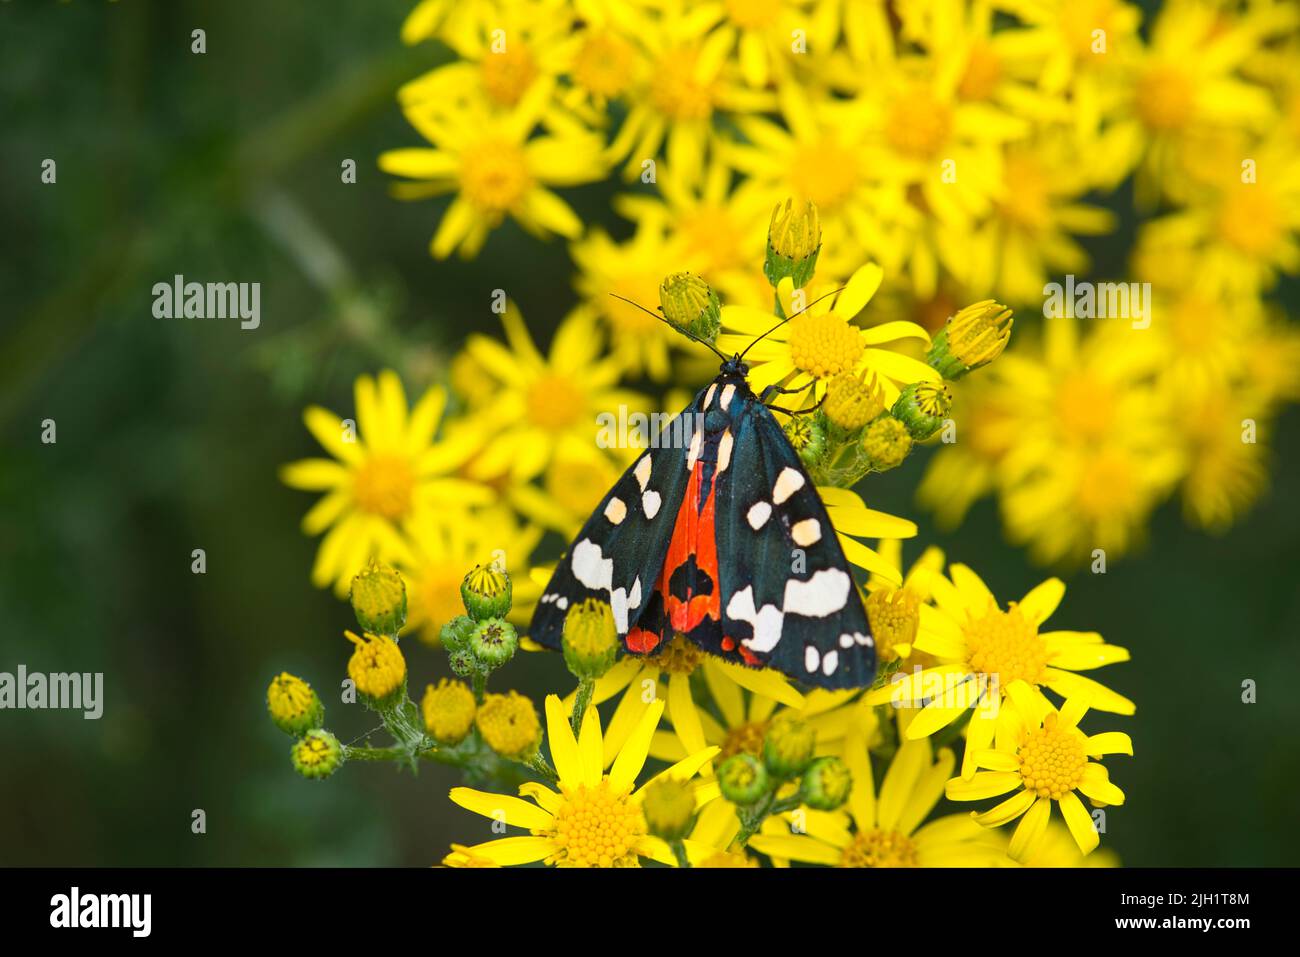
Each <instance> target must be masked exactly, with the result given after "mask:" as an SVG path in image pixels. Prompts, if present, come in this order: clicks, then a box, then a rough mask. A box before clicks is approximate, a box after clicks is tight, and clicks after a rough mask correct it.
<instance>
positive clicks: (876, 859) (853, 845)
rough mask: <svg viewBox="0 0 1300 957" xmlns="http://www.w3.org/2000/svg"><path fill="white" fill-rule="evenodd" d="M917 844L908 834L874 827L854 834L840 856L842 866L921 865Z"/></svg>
mask: <svg viewBox="0 0 1300 957" xmlns="http://www.w3.org/2000/svg"><path fill="white" fill-rule="evenodd" d="M919 866H920V863H919V861H918V858H917V854H916V845H915V844H913V843H912V840H911V838H909V837H908V836H907V835H906V834H900V833H899V832H898V831H883V830H881V829H880V828H874V829H872V830H870V831H867V832H865V833H862V834H855V835H853V840H852V842H850V844H849V845H848V847H846V848H844V850H843V852H841V856H840V867H919Z"/></svg>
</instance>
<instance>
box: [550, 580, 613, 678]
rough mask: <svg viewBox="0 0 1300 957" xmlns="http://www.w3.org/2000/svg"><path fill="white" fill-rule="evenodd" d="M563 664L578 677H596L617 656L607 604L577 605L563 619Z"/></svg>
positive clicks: (593, 601)
mask: <svg viewBox="0 0 1300 957" xmlns="http://www.w3.org/2000/svg"><path fill="white" fill-rule="evenodd" d="M563 648H564V662H565V664H567V665H568V666H569V671H570V672H572V673H573V674H574V675H575V676H576V677H578V678H599V677H600V676H601V675H603V674H604V673H605V672H607V671H608V670H609V669H610V666H611V665H613V664H614V659H615V657H616V656H617V655H618V649H619V640H618V631H617V629H616V628H615V627H614V612H613V609H611V608H610V606H609V603H608V602H604V601H601V600H600V599H597V598H588V599H587V600H586V601H582V602H576V603H575V604H573V605H570V606H569V610H568V612H567V613H566V614H565V616H564V637H563Z"/></svg>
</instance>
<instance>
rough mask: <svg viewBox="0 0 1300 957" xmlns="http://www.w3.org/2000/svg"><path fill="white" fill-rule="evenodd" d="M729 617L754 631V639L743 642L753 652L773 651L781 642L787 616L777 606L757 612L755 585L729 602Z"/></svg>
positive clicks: (738, 593)
mask: <svg viewBox="0 0 1300 957" xmlns="http://www.w3.org/2000/svg"><path fill="white" fill-rule="evenodd" d="M727 617H728V618H730V619H732V620H733V621H744V622H748V623H749V625H750V626H751V627H752V628H753V629H754V635H753V637H752V638H745V639H743V641H742V644H744V646H745V647H746V648H748V649H750V650H751V651H756V652H760V653H762V652H768V651H771V650H772V649H773V648H775V647H776V643H777V642H778V641H780V640H781V626H782V625H783V624H784V623H785V616H784V615H782V614H781V609H779V608H777V607H776V605H764V606H763V607H762V609H761V610H755V609H754V586H753V585H746V586H745V587H744V588H742V589H741V590H740V591H738V592H735V593H734V594H732V596H731V601H729V602H727Z"/></svg>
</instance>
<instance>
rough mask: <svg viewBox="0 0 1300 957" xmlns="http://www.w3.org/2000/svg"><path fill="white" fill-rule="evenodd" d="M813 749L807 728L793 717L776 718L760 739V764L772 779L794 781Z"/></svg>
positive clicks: (812, 736) (814, 742)
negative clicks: (761, 758)
mask: <svg viewBox="0 0 1300 957" xmlns="http://www.w3.org/2000/svg"><path fill="white" fill-rule="evenodd" d="M816 746H817V736H816V734H815V733H814V732H813V729H812V726H811V725H809V724H807V723H805V722H803V721H800V720H799V719H798V718H794V717H788V716H787V717H783V718H777V719H776V720H775V721H773V722H772V724H771V725H770V726H769V727H768V729H767V735H766V736H765V737H764V738H763V763H764V764H766V765H767V769H768V771H770V772H772V775H773V776H774V777H777V778H794V777H798V776H799V775H801V774H803V772H804V771H805V770H807V768H808V765H809V764H810V763H811V762H812V759H813V748H815V747H816Z"/></svg>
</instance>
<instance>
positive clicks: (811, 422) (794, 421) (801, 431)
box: [785, 415, 826, 467]
mask: <svg viewBox="0 0 1300 957" xmlns="http://www.w3.org/2000/svg"><path fill="white" fill-rule="evenodd" d="M785 437H786V438H787V439H789V440H790V446H791V448H793V449H794V450H795V452H796V453H798V455H799V458H800V459H801V460H802V461H803V464H804V465H806V466H809V467H811V466H813V465H816V464H817V463H818V462H820V461H821V460H822V456H823V455H825V454H826V426H825V425H823V424H822V421H821V417H820V416H812V415H797V416H794V417H792V418H791V419H790V421H789V422H787V423H786V424H785Z"/></svg>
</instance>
